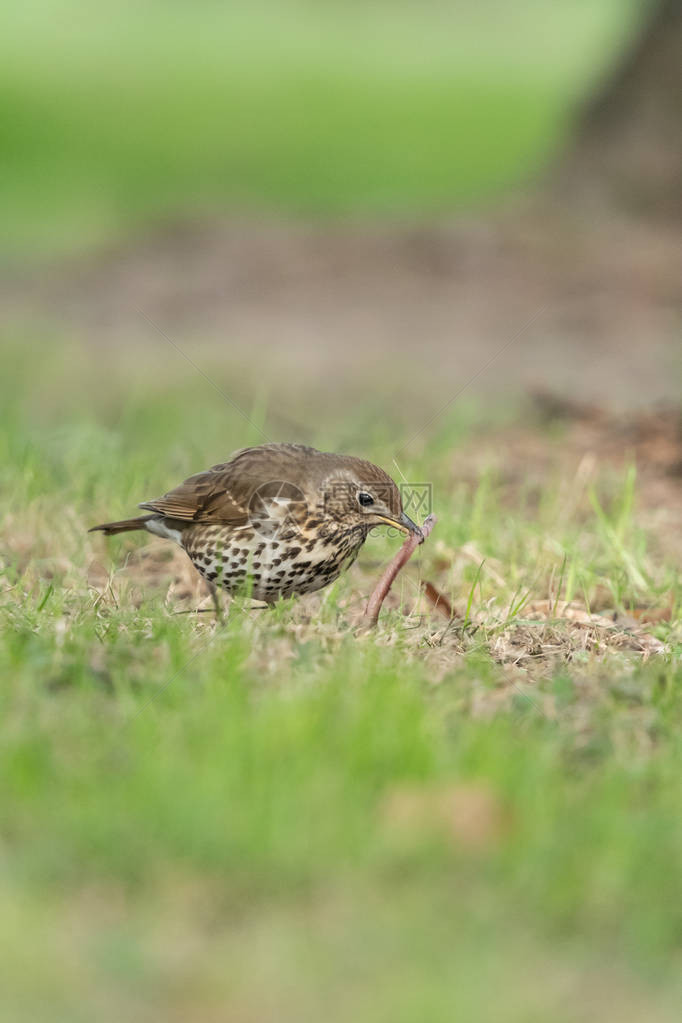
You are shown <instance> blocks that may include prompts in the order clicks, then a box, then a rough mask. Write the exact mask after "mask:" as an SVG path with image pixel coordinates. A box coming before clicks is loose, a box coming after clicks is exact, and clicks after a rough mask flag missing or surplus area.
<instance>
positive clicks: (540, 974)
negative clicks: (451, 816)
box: [0, 344, 682, 1023]
mask: <svg viewBox="0 0 682 1023" xmlns="http://www.w3.org/2000/svg"><path fill="white" fill-rule="evenodd" d="M6 351H7V358H6V373H5V374H4V376H3V382H2V388H3V393H2V395H1V396H0V397H1V400H0V407H1V408H2V432H1V433H0V489H1V490H2V493H3V502H4V508H5V514H4V519H3V523H2V541H1V542H2V574H1V576H0V586H1V588H2V589H1V596H0V635H1V636H2V639H1V640H0V677H1V678H2V679H3V684H2V688H1V690H0V700H1V701H2V742H1V743H0V805H2V824H1V828H0V841H1V843H2V846H1V848H2V858H1V860H0V921H2V923H0V930H1V932H2V938H3V946H4V947H5V948H6V949H7V952H6V954H4V955H3V957H2V960H1V962H0V990H2V993H3V995H2V997H3V1002H4V1005H5V1009H4V1012H5V1015H6V1017H7V1018H9V1019H12V1020H17V1021H23V1020H27V1021H28V1020H31V1021H35V1020H50V1021H51V1023H52V1021H60V1020H64V1021H69V1023H71V1021H73V1020H81V1019H82V1020H84V1021H85V1020H91V1019H93V1018H97V1019H99V1020H109V1019H111V1020H114V1019H116V1020H118V1019H121V1018H127V1019H138V1018H140V1019H141V1018H145V1019H154V1020H156V1019H158V1020H163V1021H167V1020H169V1019H170V1020H172V1019H176V1018H177V1019H187V1018H195V1019H202V1020H212V1019H216V1020H217V1019H225V1018H229V1019H245V1020H257V1021H260V1020H275V1019H277V1020H281V1019H292V1020H293V1019H296V1020H311V1021H312V1020H317V1019H320V1018H325V1019H330V1020H339V1021H341V1020H343V1021H345V1020H350V1019H352V1020H359V1021H363V1020H367V1021H369V1020H372V1021H374V1020H377V1019H378V1020H385V1021H386V1023H388V1021H391V1023H393V1021H395V1020H399V1021H403V1020H404V1021H406V1023H411V1021H413V1020H421V1019H433V1020H443V1021H446V1020H451V1019H453V1018H463V1019H467V1020H478V1019H481V1020H483V1019H489V1018H494V1019H495V1020H501V1021H518V1023H522V1021H523V1023H525V1021H527V1020H535V1019H537V1020H545V1019H548V1018H552V1019H556V1020H561V1021H564V1020H566V1021H574V1020H588V1019H589V1020H591V1019H595V1020H596V1019H600V1020H604V1019H606V1020H633V1021H635V1020H640V1019H642V1018H647V1019H662V1020H664V1019H665V1020H667V1019H670V1020H672V1019H674V1018H676V1010H675V1008H674V1007H675V1005H676V1004H679V995H680V989H679V980H678V978H677V976H676V971H675V970H674V962H675V955H676V951H677V948H678V947H679V941H680V933H681V932H682V912H681V911H680V906H681V905H682V898H681V896H682V857H681V855H680V853H681V850H682V785H681V784H680V778H679V758H680V755H681V753H682V749H681V743H680V735H681V734H682V729H681V725H682V699H681V698H680V686H681V685H682V668H681V667H680V650H681V644H680V596H681V592H682V591H681V588H680V581H679V574H678V572H677V570H676V568H675V566H674V565H671V564H667V563H666V561H665V560H662V561H661V560H660V559H658V558H657V557H656V556H655V554H654V553H653V549H652V547H651V543H650V541H651V537H649V535H648V534H647V533H646V532H644V531H643V530H642V528H641V527H640V525H639V522H638V513H637V512H638V505H639V501H640V496H641V495H640V489H639V484H638V482H637V479H636V476H635V475H634V473H633V472H628V473H625V474H623V473H622V472H621V471H616V470H614V471H613V472H609V471H608V470H607V469H606V468H605V469H604V470H603V471H602V473H601V474H600V475H599V476H598V477H597V478H596V479H595V480H594V481H593V492H592V494H591V495H590V493H585V494H584V495H583V499H582V500H581V501H580V502H579V503H577V504H576V507H575V509H574V511H573V512H572V513H571V515H568V514H567V513H566V508H565V504H564V500H563V491H562V489H561V488H562V480H561V472H560V469H558V468H557V471H556V473H554V474H552V472H551V471H550V472H549V474H548V475H547V476H546V478H545V480H544V485H543V490H542V494H541V495H540V500H539V502H538V500H537V495H535V497H533V495H532V494H531V493H530V492H529V491H528V489H524V487H521V488H520V489H518V490H512V491H511V492H510V491H509V489H508V487H506V485H505V482H504V480H503V479H502V478H501V477H500V475H499V474H498V473H497V470H496V469H495V468H494V466H491V468H490V470H489V471H488V472H484V473H483V474H482V475H481V474H480V471H479V470H478V469H477V470H476V472H475V475H468V474H467V472H466V461H465V454H464V452H465V450H466V447H467V443H468V442H469V441H470V438H471V436H472V431H473V430H474V429H475V428H476V422H477V418H478V415H479V413H478V412H477V411H476V410H475V409H469V410H468V409H467V408H466V407H460V408H459V409H457V410H456V411H455V412H454V413H453V414H452V415H451V416H450V417H449V418H448V420H447V421H446V422H441V423H439V424H438V425H437V426H436V424H434V427H433V430H432V432H431V433H430V436H429V438H428V443H423V444H422V446H421V450H420V446H419V445H416V446H415V447H416V450H415V451H414V452H413V453H412V455H411V460H410V459H408V457H407V456H406V455H403V460H404V462H405V464H404V465H402V464H401V468H403V469H404V471H406V472H408V473H409V474H410V476H414V477H417V478H419V479H420V480H431V481H432V482H433V485H434V495H435V504H436V510H437V512H438V514H439V516H440V521H439V524H438V527H437V530H436V532H435V533H434V536H433V538H432V540H431V541H430V542H429V544H428V546H427V547H426V548H425V549H424V551H423V553H422V554H421V567H420V568H418V567H417V565H410V566H409V568H408V569H407V571H406V572H405V573H404V575H405V578H404V580H403V582H402V583H401V584H400V585H399V586H398V587H397V588H396V589H397V592H399V593H402V598H403V601H404V604H405V605H406V607H409V606H411V603H412V601H413V600H414V592H415V585H416V581H417V578H418V574H419V572H421V573H422V574H423V575H424V576H425V577H426V578H430V579H433V580H435V581H436V582H437V584H438V585H439V586H440V587H441V588H442V589H443V590H444V591H447V593H448V595H449V597H450V598H451V599H452V600H453V602H454V603H455V605H456V607H458V608H459V610H460V614H461V615H462V617H464V611H465V609H466V620H465V621H464V622H463V621H462V618H460V619H459V621H456V622H455V623H454V625H451V626H447V623H446V622H445V621H444V620H443V619H442V618H437V617H436V618H433V619H427V620H426V621H421V620H419V619H417V618H414V617H410V616H408V617H407V618H405V617H404V616H403V615H402V614H401V613H400V612H399V611H398V610H397V609H390V608H388V609H387V610H386V611H385V612H384V614H383V616H382V620H381V623H380V626H379V629H378V631H377V632H376V633H375V634H373V635H364V636H363V635H356V633H355V631H354V629H353V626H352V611H353V609H354V607H356V606H357V602H358V601H360V600H361V597H362V595H363V593H366V592H367V587H368V586H369V585H370V582H371V580H372V579H373V578H375V576H376V572H377V565H376V564H375V562H378V561H379V560H380V559H382V558H385V557H387V556H388V555H389V553H390V552H391V551H392V550H393V549H394V547H395V541H391V540H389V539H384V540H373V541H371V544H369V545H368V547H367V548H366V550H365V552H364V553H363V555H361V560H360V563H359V565H358V566H356V567H355V568H354V569H353V570H352V572H351V573H350V574H349V575H348V576H347V577H346V578H344V579H343V580H342V581H340V582H339V583H338V584H337V585H335V586H334V587H333V588H332V589H331V590H329V591H328V592H327V593H326V594H323V595H322V597H321V598H320V599H319V601H318V600H317V598H314V599H312V600H311V601H308V602H307V603H306V602H305V601H304V602H296V601H292V602H287V603H284V604H282V605H281V606H279V607H278V608H276V609H275V610H274V611H271V612H269V611H265V612H262V611H252V610H249V608H248V607H247V606H246V605H245V604H243V603H239V602H238V603H237V604H236V605H235V606H233V608H232V609H231V612H230V615H229V617H228V620H227V623H226V625H225V626H224V627H223V628H222V629H218V630H214V628H213V625H212V621H211V616H209V615H201V616H196V615H192V614H190V615H176V614H174V613H173V612H174V611H176V610H178V609H182V608H183V607H185V606H187V604H189V606H190V607H191V606H194V605H193V603H192V601H193V600H194V597H193V596H191V597H190V599H189V602H188V601H185V602H183V599H182V598H181V596H178V595H177V594H176V595H175V596H173V595H172V594H171V595H169V596H168V597H166V594H167V589H168V583H169V582H170V580H171V578H172V576H173V574H174V573H175V572H176V571H177V570H178V565H179V564H180V562H173V563H168V564H166V565H164V564H163V563H157V564H156V571H155V572H154V573H152V574H151V575H147V576H144V575H143V574H142V573H143V568H144V564H145V563H146V562H145V561H144V560H141V558H140V555H139V548H140V547H141V546H144V545H145V541H144V538H140V539H136V538H135V537H133V538H130V537H123V538H118V539H112V540H111V541H109V542H106V541H104V540H103V539H102V538H101V537H99V536H92V535H90V536H88V535H87V533H86V532H85V530H86V528H87V527H88V526H89V525H91V524H92V523H94V522H97V521H100V520H102V519H103V518H105V517H108V516H112V517H114V516H117V515H118V514H126V513H128V512H129V511H130V510H131V509H133V508H134V506H135V504H136V502H137V501H138V500H139V499H142V498H144V497H148V496H150V495H153V494H155V493H157V492H161V491H163V490H165V489H167V488H168V487H169V486H170V485H172V484H174V483H175V482H176V481H177V480H179V479H180V478H181V477H182V476H183V475H184V474H186V473H189V472H190V471H193V470H196V469H198V468H201V467H202V466H204V465H209V464H211V463H212V462H214V461H216V460H218V458H220V457H225V456H226V455H227V453H228V451H229V450H230V449H231V448H233V447H236V446H238V445H239V444H241V443H246V442H248V441H253V440H254V439H255V438H254V437H253V435H252V433H251V432H250V429H251V428H249V427H248V426H247V425H246V424H244V422H243V421H242V420H240V418H239V416H238V415H237V414H236V413H235V412H234V410H233V409H231V408H230V407H228V406H226V405H224V404H223V403H222V402H220V400H219V399H218V398H217V397H215V396H214V395H213V394H212V393H211V392H210V391H207V385H206V383H205V382H204V381H203V380H201V378H199V377H198V376H197V377H192V378H189V379H188V378H187V377H186V375H185V374H184V373H182V372H176V371H175V370H174V369H169V368H166V369H165V370H162V371H161V372H157V374H156V376H155V377H154V378H153V380H152V378H151V377H149V378H148V377H147V371H148V367H147V365H146V363H145V362H144V360H143V359H142V360H141V361H140V360H139V356H136V361H135V363H134V365H135V371H134V373H133V372H131V364H130V362H129V361H128V360H127V359H126V358H125V357H122V354H121V353H111V352H109V353H107V352H97V353H93V352H92V351H88V350H85V349H84V350H82V351H80V350H77V349H74V350H71V351H69V350H67V349H66V348H64V347H60V346H59V345H56V346H53V347H52V348H48V347H47V346H44V347H41V346H39V345H34V346H33V352H32V355H31V357H30V358H29V356H28V355H27V354H26V351H25V350H23V349H21V348H20V347H18V346H14V345H11V344H8V345H7V349H6ZM124 355H125V353H123V356H124ZM38 364H39V365H40V366H41V372H40V374H39V375H38V376H36V375H35V372H34V367H35V365H38ZM207 368H208V369H210V367H207ZM237 397H238V398H239V400H240V401H242V402H244V403H245V399H244V397H243V395H241V396H240V395H237ZM197 410H200V411H199V412H197ZM247 410H248V411H249V412H253V413H254V414H256V415H257V414H258V413H257V410H256V411H254V410H253V409H251V408H250V407H247ZM266 411H267V410H266ZM273 413H274V410H273ZM391 416H392V413H391V412H390V410H387V411H386V414H385V416H384V417H383V426H381V427H377V428H376V431H375V434H372V431H371V430H370V431H369V435H368V436H367V437H366V440H365V444H364V446H363V448H362V450H361V451H358V453H362V454H364V455H366V456H368V457H371V458H375V459H377V460H379V461H381V462H382V463H383V464H384V465H385V467H386V468H387V469H389V470H390V469H391V451H390V448H389V447H388V445H387V444H386V441H385V434H384V431H385V429H386V424H387V423H391V422H392V420H391ZM374 418H375V420H377V419H378V418H379V417H377V416H376V413H375V416H374ZM260 423H261V424H262V425H263V426H264V427H265V429H266V430H268V431H269V430H270V429H271V424H272V417H271V416H270V415H268V414H261V419H260ZM345 425H346V424H345V420H344V418H343V417H339V419H338V420H337V419H335V418H334V417H333V416H331V415H328V416H327V419H326V421H325V423H324V430H323V432H321V434H320V437H319V438H314V439H315V440H319V442H320V443H321V444H322V443H324V444H327V445H329V446H334V443H335V438H338V437H340V436H343V435H344V428H345ZM393 425H394V431H393V432H395V430H397V429H398V428H399V423H395V422H394V423H393ZM390 432H391V431H389V433H390ZM226 438H229V441H227V442H226ZM560 443H561V439H560V438H555V439H554V441H552V440H551V439H548V444H550V445H551V444H558V445H560ZM411 450H412V449H411ZM454 457H456V459H457V464H458V480H454V479H453V477H452V464H453V458H454ZM564 482H565V481H564ZM465 544H471V545H474V547H475V548H476V549H477V551H478V552H479V553H480V556H481V560H482V559H485V563H484V564H483V567H482V568H481V567H480V562H478V561H477V558H476V557H473V558H471V559H469V560H468V561H467V562H466V563H463V562H462V560H461V557H460V551H461V548H462V546H463V545H465ZM156 549H157V550H158V546H157V548H156ZM164 549H165V548H164ZM157 556H158V555H157ZM107 574H108V575H109V581H108V583H107ZM88 579H90V580H91V585H88ZM145 580H146V581H145ZM552 587H553V589H552ZM550 591H551V592H553V593H554V594H555V595H556V597H557V599H558V597H559V596H561V597H562V598H563V597H565V596H568V597H571V596H573V597H574V598H575V599H577V600H578V601H579V602H582V601H583V600H584V601H585V602H587V603H596V602H597V599H598V598H599V595H600V594H601V595H602V600H603V599H604V597H603V594H604V593H605V592H606V593H607V594H608V600H611V601H612V606H613V607H614V608H616V609H617V610H620V611H625V610H628V609H632V608H633V607H637V606H639V605H641V604H642V603H649V604H652V605H653V606H657V605H660V603H661V602H662V601H663V600H668V599H669V600H671V601H672V604H673V615H672V620H671V621H670V622H664V623H662V624H660V625H659V626H656V627H655V631H657V633H658V635H659V636H660V638H661V639H663V640H664V641H666V643H667V644H668V650H667V652H666V653H663V654H660V655H657V656H653V657H652V658H651V660H650V661H649V663H648V664H642V662H641V657H640V656H639V655H637V654H635V653H633V652H628V651H627V650H626V651H623V650H617V649H610V648H609V647H608V644H605V647H604V649H602V650H596V651H593V652H591V653H589V652H586V653H585V654H584V655H581V654H580V652H579V651H577V650H576V648H574V647H572V646H571V643H570V637H569V638H567V636H568V632H567V629H568V627H567V625H566V623H565V622H564V623H563V624H562V623H561V622H559V623H557V624H556V625H554V626H552V627H551V629H550V626H543V625H542V623H540V622H538V621H537V620H533V619H532V617H529V607H530V602H531V601H533V600H536V599H542V598H544V597H546V596H547V594H548V592H550ZM571 591H572V592H571ZM515 595H516V596H515ZM491 600H492V601H493V603H491ZM510 601H512V608H511V610H510V611H508V612H505V611H504V608H505V607H507V606H508V604H509V602H510ZM505 615H506V618H505ZM510 629H511V630H512V631H511V633H509V630H510ZM524 629H525V630H531V631H532V630H533V629H535V630H536V633H537V634H538V635H539V636H540V637H541V639H542V642H557V643H558V644H559V650H560V653H559V656H558V658H557V659H555V660H553V659H552V658H548V659H543V658H538V659H537V661H536V662H533V661H532V660H531V661H530V662H526V666H525V668H524V669H523V670H518V669H516V668H514V667H513V666H512V665H510V664H508V663H507V664H506V665H505V664H500V663H498V662H497V661H496V660H495V658H494V657H493V656H492V653H491V652H492V651H493V650H494V649H495V646H494V644H495V642H496V640H497V639H498V638H499V637H501V636H504V635H507V634H510V635H513V636H518V635H521V632H520V631H519V630H524ZM552 629H553V630H554V631H551V630H552ZM562 643H563V644H564V646H563V647H562V645H561V644H562ZM562 650H565V652H566V653H567V655H568V658H565V657H564V656H562V653H561V651H562ZM443 792H445V793H446V797H447V793H452V794H454V796H453V798H455V799H456V798H458V794H459V796H460V797H461V795H462V793H464V796H465V797H466V798H467V799H469V800H470V801H471V800H473V808H474V819H473V824H471V823H470V822H469V823H467V821H466V820H465V821H464V822H463V823H462V822H461V821H460V822H459V823H457V822H456V821H455V822H454V823H451V822H449V821H448V819H447V818H444V817H443V814H442V812H441V810H439V807H440V806H441V805H442V803H441V796H440V795H439V793H443ZM447 798H449V797H447ZM401 806H402V807H403V811H400V809H396V807H398V808H400V807H401ZM406 806H407V810H406V811H405V809H404V808H405V807H406ZM410 807H411V808H412V809H410ZM476 813H478V818H477V817H476ZM477 820H478V823H476V821H477ZM472 828H473V832H472ZM605 964H608V965H605Z"/></svg>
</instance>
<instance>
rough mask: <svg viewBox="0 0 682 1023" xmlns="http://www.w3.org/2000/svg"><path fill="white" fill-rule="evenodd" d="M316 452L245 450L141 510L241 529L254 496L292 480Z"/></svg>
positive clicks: (269, 447)
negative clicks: (274, 482)
mask: <svg viewBox="0 0 682 1023" xmlns="http://www.w3.org/2000/svg"><path fill="white" fill-rule="evenodd" d="M316 454H318V452H317V451H315V449H314V448H307V447H304V446H303V445H301V444H262V445H261V446H260V447H255V448H242V449H241V450H240V451H237V452H236V453H235V454H234V455H233V456H232V458H231V459H230V460H229V462H223V463H221V464H220V465H214V466H213V467H212V468H211V469H208V470H207V471H206V472H199V473H197V474H196V475H195V476H190V477H189V479H186V480H185V482H184V483H181V484H180V486H179V487H176V488H175V490H171V491H169V492H168V493H167V494H164V496H163V497H158V498H156V499H155V500H153V501H145V502H143V503H142V504H141V505H140V508H145V509H147V510H149V511H153V512H157V513H158V514H160V515H165V516H166V517H167V518H169V519H177V520H179V521H181V522H226V523H229V524H231V525H242V524H243V523H245V522H246V521H247V520H248V518H249V502H250V501H251V499H252V497H253V494H254V492H255V491H256V490H257V489H258V488H259V487H261V486H262V485H263V484H265V483H268V482H270V481H272V480H281V479H285V480H290V481H291V482H296V481H295V480H294V479H292V477H293V476H294V475H297V474H298V473H299V472H300V466H301V464H302V463H303V461H304V460H305V459H306V458H307V457H308V456H310V455H316Z"/></svg>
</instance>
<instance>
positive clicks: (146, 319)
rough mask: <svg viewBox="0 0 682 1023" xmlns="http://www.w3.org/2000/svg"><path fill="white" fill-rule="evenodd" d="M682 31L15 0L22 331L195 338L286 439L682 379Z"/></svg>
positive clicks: (578, 5)
mask: <svg viewBox="0 0 682 1023" xmlns="http://www.w3.org/2000/svg"><path fill="white" fill-rule="evenodd" d="M681 37H682V29H681V28H680V13H679V5H678V4H677V3H676V2H674V0H667V2H660V3H656V2H654V0H650V2H647V0H555V2H553V3H551V4H548V3H546V2H543V0H520V2H519V3H515V4H509V3H506V2H503V0H480V2H477V3H473V2H471V0H422V2H419V3H417V2H415V0H392V2H391V3H388V2H382V0H374V2H372V3H367V4H359V3H355V2H344V3H342V2H340V0H339V2H336V0H325V2H323V3H319V2H318V3H312V2H307V0H253V2H251V3H249V4H248V6H247V7H246V8H244V7H242V6H241V5H236V4H235V5H228V4H221V3H218V2H213V0H201V2H197V3H193V4H189V3H183V2H182V0H175V2H172V3H168V2H164V3H161V2H153V0H149V2H147V3H144V4H133V3H126V2H123V3H120V4H117V5H115V6H113V7H102V6H101V5H99V6H94V7H93V6H92V5H89V4H85V3H83V2H79V0H37V2H30V3H26V4H22V5H18V4H10V5H6V7H5V10H4V12H3V14H2V32H1V33H0V94H1V97H2V99H1V102H2V121H3V125H4V132H3V159H2V162H1V164H0V216H1V217H2V223H3V232H2V239H1V241H0V259H1V261H2V277H1V280H0V288H1V297H2V300H3V307H4V309H5V319H6V322H7V323H9V325H10V332H11V333H12V334H13V335H15V336H16V335H21V336H28V337H31V338H32V339H33V340H34V341H35V340H38V339H39V338H41V337H45V336H46V335H49V336H50V337H51V338H53V339H60V340H62V341H63V340H65V339H67V338H68V339H69V341H70V342H72V343H74V342H77V343H79V344H83V345H84V349H83V352H82V358H85V359H88V358H90V355H89V353H90V352H91V351H92V349H93V347H94V348H95V350H96V356H95V357H96V358H97V359H102V358H106V357H108V356H110V355H111V353H112V351H115V350H117V349H120V348H121V347H124V348H125V349H126V350H129V349H130V346H134V347H135V349H136V351H137V352H138V353H140V352H143V351H144V352H146V353H147V354H148V357H149V359H150V361H151V362H152V363H153V362H154V361H158V363H159V365H161V364H163V365H166V366H168V365H175V366H176V368H177V369H178V372H186V373H188V374H189V373H191V372H193V370H192V369H191V367H190V366H189V365H188V364H187V363H185V364H184V365H183V364H182V356H181V355H180V354H179V353H178V352H177V351H174V350H173V348H172V345H171V344H170V342H173V343H174V344H175V345H177V346H178V347H180V348H181V349H182V351H183V352H185V353H186V354H189V355H190V356H191V358H192V359H194V358H196V359H197V360H199V361H201V364H202V365H205V364H206V361H208V362H209V363H210V364H211V367H212V372H216V373H217V374H218V377H219V381H218V382H219V384H220V386H221V387H228V389H229V391H230V394H231V395H232V396H234V397H235V398H236V399H238V400H240V401H247V402H249V401H252V400H253V396H254V392H255V391H257V392H258V393H259V394H260V395H262V394H263V393H265V392H267V394H268V396H270V395H272V394H273V392H274V393H275V395H276V398H275V399H271V398H270V397H268V404H269V406H270V407H271V408H272V409H273V410H279V412H280V413H281V417H282V418H281V422H280V423H279V424H275V425H274V426H273V428H274V429H275V430H277V432H278V435H281V436H282V438H283V439H284V437H287V438H291V439H306V431H308V433H309V431H310V422H311V421H314V420H315V418H316V417H317V416H318V415H319V414H320V410H321V409H328V408H329V402H331V403H332V406H333V407H336V411H338V413H339V414H342V412H343V407H344V404H345V403H347V402H348V400H349V396H350V397H351V398H352V400H353V401H355V402H360V403H361V404H362V403H363V402H364V403H367V402H369V403H376V401H377V399H378V398H380V399H381V403H382V404H384V405H388V406H390V407H391V408H392V409H393V410H394V411H395V410H397V409H402V410H403V411H404V412H405V417H406V419H409V418H410V416H413V417H415V418H417V417H418V418H419V419H420V421H421V420H422V419H423V418H424V413H425V412H428V410H429V409H430V408H434V409H435V408H437V407H439V405H440V404H442V403H443V402H445V401H447V400H448V399H449V398H450V397H452V396H453V395H454V394H455V393H457V392H458V391H459V390H460V389H461V388H463V387H466V389H467V392H468V395H469V396H471V395H474V396H482V397H483V398H484V400H486V401H487V400H488V398H489V397H494V398H495V399H496V400H505V401H507V402H508V401H510V400H511V399H512V397H513V396H514V394H516V393H525V392H527V391H528V390H529V389H534V390H543V391H544V390H549V391H552V392H554V391H558V392H560V393H562V394H566V395H570V396H571V397H573V398H580V399H582V400H586V401H592V402H597V403H600V404H601V403H607V404H612V405H620V406H623V407H626V408H628V407H633V406H635V405H641V404H651V403H652V402H657V401H660V400H664V399H675V398H676V397H677V395H678V393H679V384H680V379H681V377H680V355H679V349H680V346H679V300H680V268H681V266H682V258H681V246H680V194H681V192H680V173H681V172H680V167H681V165H682V161H681V157H680V153H681V152H682V147H681V145H680V131H681V129H680V123H681V121H682V119H681V118H680V109H679V107H680V95H681V90H680V88H679V85H680V82H679V77H680V70H679V67H680V63H681V62H680V59H679V58H680V52H681V50H682V46H681V44H680V38H681ZM163 334H165V335H167V338H166V339H164V337H163V336H162V335H163ZM202 347H208V348H209V349H210V351H209V352H208V353H204V352H201V351H200V349H202ZM103 353H107V354H103ZM192 353H194V354H192ZM202 360H203V361H202ZM488 363H490V366H489V368H488V369H486V370H485V371H483V367H485V366H487V365H488ZM131 372H132V370H131ZM474 375H476V379H475V381H474V382H473V383H469V381H470V380H471V378H472V376H474ZM294 412H295V413H296V414H295V415H294ZM406 429H409V426H407V425H406ZM349 439H350V440H352V439H353V438H352V437H351V438H349Z"/></svg>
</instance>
